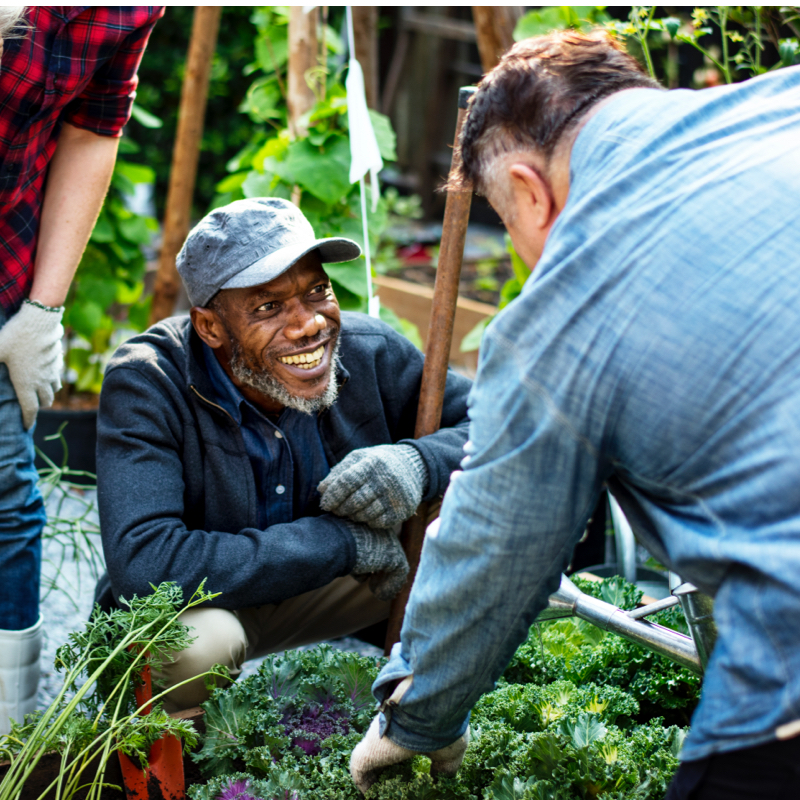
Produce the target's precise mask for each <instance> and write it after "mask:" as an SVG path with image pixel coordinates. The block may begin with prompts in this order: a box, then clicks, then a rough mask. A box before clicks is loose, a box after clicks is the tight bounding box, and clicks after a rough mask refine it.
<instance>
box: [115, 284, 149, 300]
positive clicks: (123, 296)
mask: <svg viewBox="0 0 800 800" xmlns="http://www.w3.org/2000/svg"><path fill="white" fill-rule="evenodd" d="M143 289H144V283H142V282H141V281H137V282H136V283H135V284H134V285H133V286H129V285H128V284H127V283H125V281H117V295H116V297H115V298H114V299H115V300H116V302H117V303H119V304H120V305H123V306H129V305H131V304H132V303H135V302H136V301H137V300H138V299H139V298H140V297H141V296H142V290H143Z"/></svg>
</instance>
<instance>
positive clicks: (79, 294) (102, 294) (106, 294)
mask: <svg viewBox="0 0 800 800" xmlns="http://www.w3.org/2000/svg"><path fill="white" fill-rule="evenodd" d="M116 296H117V282H116V280H115V279H114V278H112V277H103V278H95V277H92V276H86V277H83V278H81V279H80V281H78V286H77V291H76V293H75V300H76V302H77V303H87V302H88V303H96V304H97V305H98V306H100V308H101V309H104V310H105V309H107V308H108V307H109V306H110V305H111V304H112V303H113V302H114V300H115V298H116Z"/></svg>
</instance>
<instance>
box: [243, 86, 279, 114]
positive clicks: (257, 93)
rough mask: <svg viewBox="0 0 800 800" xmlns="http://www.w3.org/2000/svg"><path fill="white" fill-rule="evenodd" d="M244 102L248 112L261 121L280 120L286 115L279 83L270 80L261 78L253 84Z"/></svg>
mask: <svg viewBox="0 0 800 800" xmlns="http://www.w3.org/2000/svg"><path fill="white" fill-rule="evenodd" d="M244 102H245V107H246V108H247V110H248V111H249V112H250V113H251V114H253V115H254V116H256V117H258V118H259V119H261V120H268V119H280V118H281V117H282V116H283V115H284V114H285V103H284V100H283V96H282V95H281V90H280V87H279V86H278V82H277V81H275V80H272V79H270V78H260V79H259V80H257V81H256V82H255V83H253V84H251V85H250V88H249V89H248V90H247V95H246V96H245V99H244Z"/></svg>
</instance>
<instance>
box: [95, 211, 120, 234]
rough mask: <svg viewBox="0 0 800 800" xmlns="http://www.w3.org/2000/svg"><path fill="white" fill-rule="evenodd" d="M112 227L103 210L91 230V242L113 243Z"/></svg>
mask: <svg viewBox="0 0 800 800" xmlns="http://www.w3.org/2000/svg"><path fill="white" fill-rule="evenodd" d="M114 236H115V233H114V225H113V223H112V222H111V220H110V219H109V217H108V214H107V213H106V211H105V209H104V210H103V211H101V212H100V216H99V217H98V218H97V222H95V224H94V228H93V229H92V236H91V241H93V242H113V241H114Z"/></svg>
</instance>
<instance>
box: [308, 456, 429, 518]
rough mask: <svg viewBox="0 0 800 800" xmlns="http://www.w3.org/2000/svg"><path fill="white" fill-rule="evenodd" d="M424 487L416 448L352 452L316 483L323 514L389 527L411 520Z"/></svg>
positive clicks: (425, 476) (422, 465) (424, 474)
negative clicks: (320, 497) (326, 512)
mask: <svg viewBox="0 0 800 800" xmlns="http://www.w3.org/2000/svg"><path fill="white" fill-rule="evenodd" d="M427 483H428V468H427V467H426V466H425V462H424V461H423V460H422V456H421V455H420V454H419V451H418V450H417V449H416V447H412V446H411V445H407V444H383V445H377V446H375V447H363V448H361V449H360V450H353V452H352V453H348V455H347V456H346V457H345V458H344V459H343V460H342V461H341V462H340V463H339V464H337V465H336V466H335V467H334V468H333V469H332V470H331V471H330V473H329V474H328V476H327V477H326V478H325V480H323V481H322V482H321V483H320V484H319V487H318V488H319V492H320V494H321V495H322V500H321V503H320V505H321V506H322V509H323V511H328V512H330V513H331V514H336V515H337V516H339V517H347V518H348V519H351V520H353V521H354V522H363V523H365V524H366V525H370V526H371V527H373V528H391V527H392V526H393V525H397V524H398V523H400V522H404V521H405V520H407V519H408V518H409V517H411V516H412V515H413V514H414V512H415V511H416V510H417V506H419V504H420V502H421V500H422V495H423V493H424V491H425V488H426V486H427Z"/></svg>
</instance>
